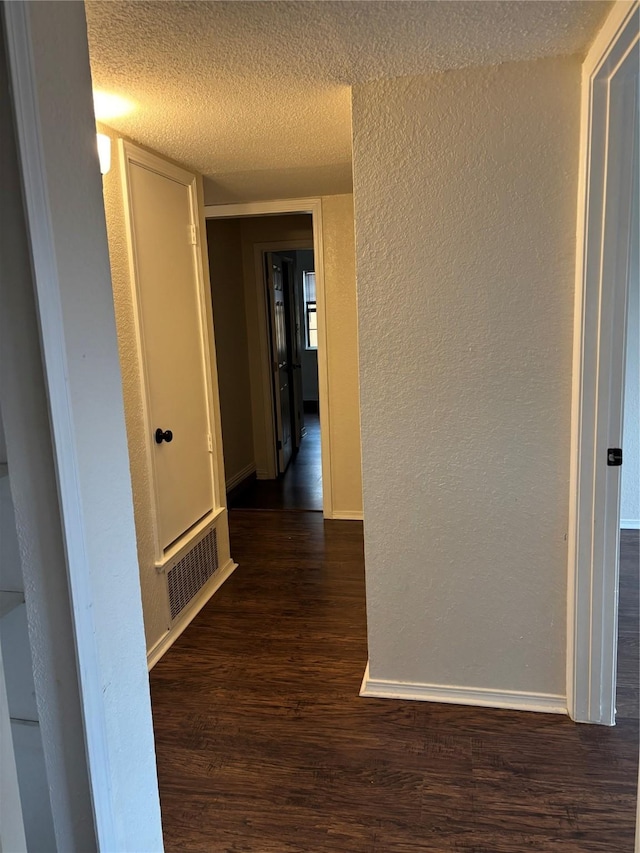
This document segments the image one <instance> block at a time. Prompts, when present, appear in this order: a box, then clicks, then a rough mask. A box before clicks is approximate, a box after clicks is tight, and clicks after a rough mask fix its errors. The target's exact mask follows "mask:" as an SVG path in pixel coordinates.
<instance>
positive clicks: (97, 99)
mask: <svg viewBox="0 0 640 853" xmlns="http://www.w3.org/2000/svg"><path fill="white" fill-rule="evenodd" d="M135 106H136V105H135V104H134V102H133V101H130V100H129V99H128V98H124V97H123V96H122V95H115V94H114V93H113V92H105V91H104V90H103V89H94V90H93V111H94V113H95V116H96V121H110V120H112V119H114V118H122V116H126V115H128V114H129V113H131V112H133V110H134V109H135Z"/></svg>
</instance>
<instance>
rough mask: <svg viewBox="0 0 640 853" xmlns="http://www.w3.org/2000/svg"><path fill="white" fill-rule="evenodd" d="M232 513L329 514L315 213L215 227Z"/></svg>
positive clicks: (214, 272) (213, 268) (211, 237)
mask: <svg viewBox="0 0 640 853" xmlns="http://www.w3.org/2000/svg"><path fill="white" fill-rule="evenodd" d="M207 242H208V248H209V264H210V279H211V293H212V305H213V322H214V329H215V339H216V360H217V373H218V382H219V393H220V413H221V421H222V436H223V449H224V465H225V486H226V491H227V505H228V507H229V508H230V509H265V510H300V511H315V512H322V511H323V510H324V511H325V515H326V514H327V506H326V496H327V491H328V490H327V488H326V486H327V484H326V482H325V480H324V477H323V468H324V469H326V467H327V466H326V464H324V463H326V461H327V460H326V459H325V458H323V457H324V453H325V446H326V442H325V441H324V438H325V436H324V435H323V429H322V428H321V423H322V424H323V426H324V418H323V413H322V411H321V409H322V403H321V399H320V397H321V391H320V386H321V383H320V381H319V364H318V362H319V357H322V355H323V353H322V346H321V342H322V338H321V332H322V329H321V319H320V315H321V307H320V303H321V294H320V293H319V290H320V287H319V279H320V275H319V272H320V271H319V270H318V269H317V267H318V264H317V253H316V252H315V250H314V222H313V217H312V215H311V214H310V213H306V212H300V213H290V214H281V215H270V216H269V215H262V216H244V217H238V216H235V217H231V218H224V217H215V218H210V219H208V220H207Z"/></svg>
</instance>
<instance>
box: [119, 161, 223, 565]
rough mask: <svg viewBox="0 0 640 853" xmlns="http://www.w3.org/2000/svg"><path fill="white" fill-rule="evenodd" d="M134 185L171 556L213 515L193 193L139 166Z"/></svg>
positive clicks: (132, 166) (162, 536) (158, 474)
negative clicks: (175, 545) (180, 542)
mask: <svg viewBox="0 0 640 853" xmlns="http://www.w3.org/2000/svg"><path fill="white" fill-rule="evenodd" d="M128 181H129V205H130V217H131V231H132V240H133V249H134V253H135V265H136V284H137V292H138V311H139V324H140V335H141V348H142V357H143V361H144V368H145V379H146V387H147V408H148V421H147V426H148V429H149V431H150V436H149V438H150V442H151V446H152V455H153V462H154V475H155V477H154V478H155V483H154V487H155V496H156V509H157V535H158V546H159V549H160V550H164V549H166V548H167V547H168V546H169V545H170V544H171V543H172V542H175V540H176V539H178V538H179V537H180V536H181V535H182V534H183V533H184V532H185V531H186V530H188V529H189V528H190V527H192V526H193V525H194V524H196V523H197V522H198V521H199V520H200V519H201V518H203V516H205V515H206V514H207V513H209V512H210V511H211V510H212V509H213V483H212V473H211V471H212V468H211V454H210V442H211V438H210V428H209V409H208V395H207V373H206V367H205V364H206V362H205V349H204V339H203V329H202V309H201V300H200V291H199V279H198V274H197V266H196V254H195V253H196V251H197V247H196V246H195V236H194V235H195V233H196V232H195V225H194V215H193V210H192V205H193V195H192V192H193V190H192V188H191V186H190V185H189V184H184V183H181V182H180V181H179V180H174V179H172V178H170V177H167V176H166V175H162V174H158V172H156V171H153V170H152V169H151V168H147V167H146V166H144V165H140V164H138V163H135V162H131V161H129V169H128Z"/></svg>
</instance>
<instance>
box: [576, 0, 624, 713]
mask: <svg viewBox="0 0 640 853" xmlns="http://www.w3.org/2000/svg"><path fill="white" fill-rule="evenodd" d="M638 44H639V41H638V2H637V0H636V2H634V3H626V2H625V3H618V4H616V5H615V6H614V8H613V9H612V11H611V13H610V15H609V17H608V18H607V20H606V22H605V24H604V26H603V28H602V29H601V31H600V32H599V34H598V36H597V37H596V40H595V42H594V43H593V45H592V47H591V49H590V50H589V53H588V54H587V57H586V59H585V62H584V65H583V77H582V125H581V146H580V150H581V162H580V183H579V190H578V193H579V194H578V232H577V263H576V296H575V319H574V362H573V399H572V435H571V475H570V488H571V491H570V510H569V539H568V545H569V549H568V552H569V565H568V596H567V606H568V612H567V705H568V710H569V714H570V716H571V718H572V719H573V720H576V721H578V722H589V723H600V724H602V725H614V723H615V688H616V657H617V627H618V613H617V610H618V604H617V595H618V548H619V524H620V519H619V513H620V511H619V491H620V469H619V468H615V467H608V466H607V464H606V452H607V448H608V447H621V446H622V444H621V436H622V402H623V394H624V384H623V381H624V351H625V348H624V343H625V342H624V330H625V329H626V298H627V293H626V291H627V274H626V273H627V270H626V268H625V264H628V243H629V236H630V232H631V228H630V207H631V205H630V199H631V191H632V183H633V182H632V168H633V134H634V129H635V127H636V123H637V115H636V114H635V104H636V103H637V100H635V101H634V98H635V99H637V88H636V89H635V95H634V85H635V86H637V82H636V83H635V84H633V74H634V73H635V74H636V80H637V67H638ZM627 81H631V82H627ZM630 142H631V144H629V143H630Z"/></svg>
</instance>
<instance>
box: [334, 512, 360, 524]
mask: <svg viewBox="0 0 640 853" xmlns="http://www.w3.org/2000/svg"><path fill="white" fill-rule="evenodd" d="M331 518H332V519H335V520H336V521H338V520H339V521H362V518H363V516H362V510H357V509H353V510H352V509H334V511H333V512H332V513H331Z"/></svg>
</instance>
